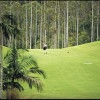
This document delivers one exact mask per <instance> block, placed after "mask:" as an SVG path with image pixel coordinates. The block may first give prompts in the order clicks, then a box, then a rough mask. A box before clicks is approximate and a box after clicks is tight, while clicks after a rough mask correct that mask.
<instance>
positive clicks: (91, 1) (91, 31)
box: [91, 1, 93, 42]
mask: <svg viewBox="0 0 100 100" xmlns="http://www.w3.org/2000/svg"><path fill="white" fill-rule="evenodd" d="M91 2H92V25H91V42H93V1H91Z"/></svg>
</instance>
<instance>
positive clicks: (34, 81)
mask: <svg viewBox="0 0 100 100" xmlns="http://www.w3.org/2000/svg"><path fill="white" fill-rule="evenodd" d="M22 79H23V81H26V82H27V83H28V85H29V88H31V89H32V86H34V87H35V88H36V89H37V90H38V91H42V90H43V83H42V82H41V80H40V79H39V78H38V77H32V76H28V75H26V74H24V75H23V77H22Z"/></svg>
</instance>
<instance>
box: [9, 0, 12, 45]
mask: <svg viewBox="0 0 100 100" xmlns="http://www.w3.org/2000/svg"><path fill="white" fill-rule="evenodd" d="M11 5H12V1H10V15H11ZM10 25H11V20H10ZM11 37H12V35H11V34H10V35H9V47H11V44H12V38H11Z"/></svg>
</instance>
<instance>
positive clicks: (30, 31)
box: [30, 1, 32, 49]
mask: <svg viewBox="0 0 100 100" xmlns="http://www.w3.org/2000/svg"><path fill="white" fill-rule="evenodd" d="M31 48H32V1H31V22H30V49H31Z"/></svg>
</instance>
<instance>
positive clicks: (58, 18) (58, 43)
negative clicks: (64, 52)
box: [58, 1, 60, 49]
mask: <svg viewBox="0 0 100 100" xmlns="http://www.w3.org/2000/svg"><path fill="white" fill-rule="evenodd" d="M59 38H60V6H59V1H58V49H59Z"/></svg>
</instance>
